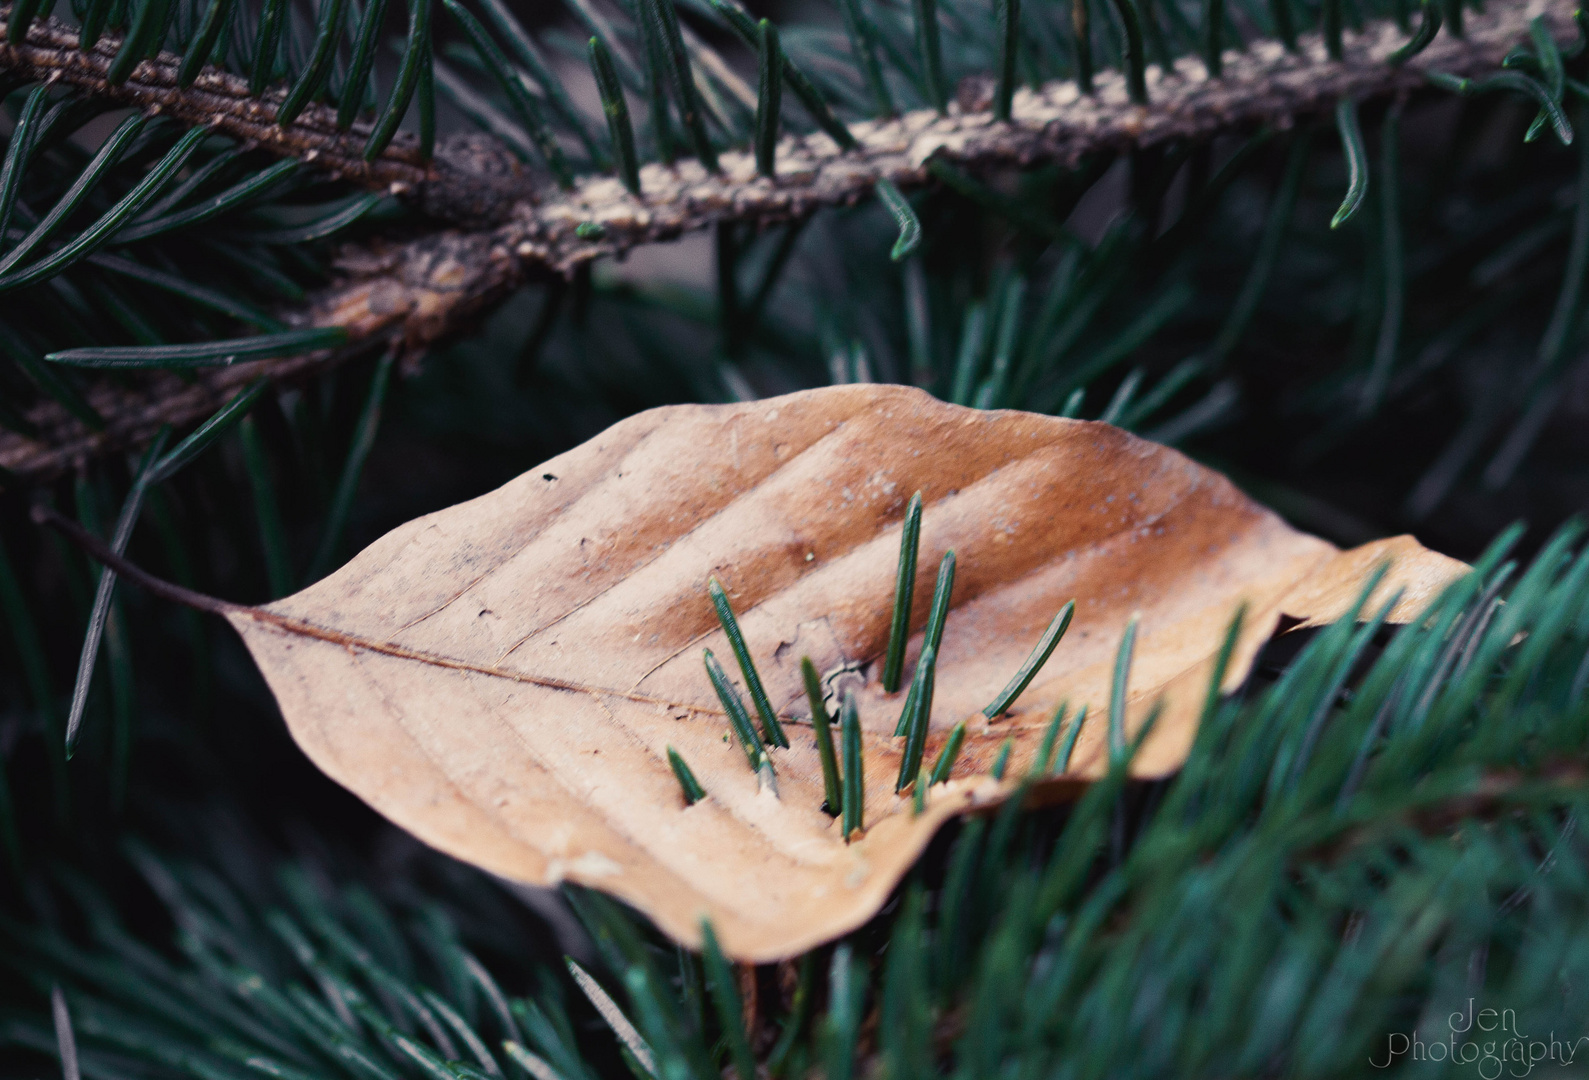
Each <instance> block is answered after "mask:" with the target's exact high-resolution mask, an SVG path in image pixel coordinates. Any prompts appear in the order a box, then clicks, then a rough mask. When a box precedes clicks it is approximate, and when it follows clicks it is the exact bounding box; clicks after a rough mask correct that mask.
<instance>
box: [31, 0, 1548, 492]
mask: <svg viewBox="0 0 1589 1080" xmlns="http://www.w3.org/2000/svg"><path fill="white" fill-rule="evenodd" d="M1538 15H1543V16H1544V17H1545V18H1546V20H1547V21H1548V23H1549V25H1550V27H1551V29H1552V31H1553V32H1554V33H1555V34H1556V35H1557V36H1558V38H1560V39H1562V40H1566V39H1568V38H1569V37H1570V36H1571V35H1572V34H1573V33H1574V32H1575V30H1574V27H1573V24H1572V20H1571V12H1570V10H1569V5H1567V4H1566V3H1561V2H1557V3H1554V4H1552V3H1547V2H1545V0H1490V3H1489V4H1488V5H1487V7H1486V10H1485V11H1484V12H1483V13H1480V14H1472V15H1470V16H1468V19H1467V24H1468V25H1467V34H1466V36H1465V37H1463V38H1460V39H1458V38H1452V37H1450V36H1449V35H1446V34H1442V35H1441V36H1440V37H1439V38H1437V39H1436V41H1435V42H1434V43H1433V44H1432V45H1431V46H1430V47H1429V48H1428V49H1427V50H1425V52H1423V53H1422V54H1421V55H1419V56H1418V57H1417V58H1415V59H1414V60H1413V61H1412V62H1410V63H1408V64H1407V65H1405V66H1403V67H1391V66H1390V65H1388V64H1387V63H1386V62H1385V61H1386V58H1387V57H1388V56H1389V55H1390V53H1391V52H1393V51H1394V50H1395V49H1396V48H1398V47H1399V46H1400V45H1401V43H1402V41H1403V40H1404V38H1403V35H1402V34H1401V33H1400V32H1399V31H1398V30H1397V29H1396V28H1395V26H1394V24H1392V23H1389V22H1386V23H1376V24H1373V25H1371V26H1369V27H1368V28H1367V29H1366V30H1365V31H1364V32H1363V33H1361V34H1348V35H1347V42H1346V55H1345V58H1344V59H1342V60H1340V61H1331V60H1329V59H1328V58H1327V56H1326V55H1325V51H1324V46H1323V43H1322V41H1321V40H1320V39H1319V38H1318V37H1317V36H1307V37H1304V39H1303V42H1302V48H1301V51H1300V53H1299V54H1297V55H1293V54H1289V53H1286V52H1285V51H1284V49H1282V48H1281V46H1280V45H1279V44H1278V43H1275V42H1263V43H1259V44H1256V45H1254V46H1253V47H1252V48H1251V49H1250V50H1248V51H1247V52H1245V53H1234V52H1233V53H1231V54H1229V55H1228V56H1227V57H1226V60H1225V65H1224V74H1223V76H1222V77H1221V78H1219V79H1210V78H1208V77H1207V74H1206V71H1205V69H1204V68H1203V65H1202V63H1201V62H1200V61H1199V60H1197V59H1196V58H1192V57H1187V58H1183V59H1182V60H1180V61H1179V62H1178V64H1177V66H1176V70H1175V71H1174V72H1173V73H1168V74H1167V73H1164V72H1161V71H1160V70H1159V69H1157V68H1150V69H1149V72H1148V88H1149V91H1150V94H1151V99H1152V100H1151V104H1149V105H1147V106H1138V105H1133V104H1131V102H1130V101H1129V100H1128V98H1127V96H1126V88H1125V81H1124V79H1123V78H1122V77H1121V76H1120V74H1119V73H1118V72H1107V73H1104V74H1101V75H1099V76H1098V77H1097V79H1096V87H1097V92H1096V93H1095V94H1094V95H1092V96H1084V95H1081V94H1079V93H1078V92H1077V90H1076V86H1075V84H1074V83H1069V82H1065V83H1054V84H1050V85H1048V86H1046V87H1044V88H1043V89H1042V91H1040V92H1031V91H1026V90H1022V91H1018V92H1017V94H1016V97H1015V106H1014V119H1013V121H1012V122H1010V123H998V122H995V121H994V119H993V117H992V114H991V112H989V111H985V110H977V111H966V110H963V109H961V108H960V107H959V106H951V108H950V110H949V115H947V116H942V117H940V116H938V115H937V114H936V113H935V112H932V111H925V110H924V111H919V112H913V113H909V114H907V115H905V116H902V117H899V118H897V119H894V120H889V121H883V122H866V123H859V124H855V125H853V126H852V131H853V132H854V133H855V136H856V139H857V140H858V141H859V143H860V146H859V147H858V148H857V149H855V150H853V151H850V152H848V153H844V152H841V151H840V150H839V149H838V147H837V145H836V144H835V143H834V142H833V141H832V140H831V139H829V138H828V137H827V136H825V135H821V134H815V135H808V136H804V137H788V138H785V139H784V140H783V142H782V143H781V145H780V147H779V157H778V171H779V175H778V178H777V180H776V181H774V180H768V179H765V178H761V177H758V176H756V173H755V162H754V159H753V157H752V156H751V155H750V154H747V153H742V152H737V151H736V152H730V153H725V154H724V155H722V158H721V160H722V171H721V172H720V173H718V174H715V175H712V174H708V173H707V172H706V171H705V170H704V169H703V168H702V167H701V166H700V165H698V164H696V163H695V162H693V161H690V162H681V163H680V164H678V165H676V166H674V167H671V168H665V167H663V166H660V165H655V164H653V165H648V166H646V167H645V168H644V169H643V170H642V171H641V181H642V195H641V196H640V197H638V198H636V197H634V196H631V195H629V194H628V193H627V192H626V191H625V190H624V189H623V188H622V186H621V185H620V184H619V183H618V181H617V180H616V179H613V178H610V177H589V178H586V179H584V180H582V181H581V182H580V183H579V184H578V185H577V186H576V188H575V189H574V190H573V191H572V192H568V193H566V194H564V193H558V194H556V195H555V197H552V198H549V199H547V200H546V201H544V202H540V203H538V204H537V203H534V202H531V201H523V202H520V203H518V204H517V205H516V206H515V207H514V210H513V213H512V216H511V218H510V219H509V220H508V221H507V222H506V223H505V224H501V225H498V226H496V227H494V228H490V229H483V230H477V231H469V230H464V229H448V230H442V231H438V232H436V233H434V234H432V235H429V236H426V237H423V238H421V239H418V240H414V241H411V242H408V243H406V244H393V245H383V244H377V245H375V246H372V247H369V248H365V249H358V250H352V251H346V252H344V254H343V256H342V257H341V258H340V260H339V262H338V268H339V270H340V271H341V274H342V279H341V281H340V282H339V283H337V284H336V285H333V286H332V287H330V288H328V289H326V290H325V291H323V292H322V293H321V294H319V295H318V296H317V297H316V298H315V299H314V301H313V303H312V304H311V305H310V306H309V307H308V308H307V309H306V310H304V311H301V312H298V313H295V314H294V316H293V322H294V323H295V324H298V325H306V326H341V327H344V328H346V329H347V330H348V332H349V336H350V338H351V340H352V344H351V345H349V346H348V347H346V348H344V349H342V350H338V351H335V352H329V353H325V354H320V355H316V356H308V357H294V358H291V359H286V360H261V361H255V362H252V363H249V364H242V365H238V366H236V367H233V368H225V369H219V370H212V371H209V372H206V373H204V374H203V375H202V376H201V378H200V379H199V380H198V382H197V383H194V384H189V383H184V382H181V381H179V380H177V379H176V378H175V377H166V376H160V377H156V378H155V379H154V380H152V381H151V382H150V383H149V384H147V388H146V389H145V390H143V391H140V392H137V393H131V392H128V391H126V390H124V389H120V388H116V389H112V388H109V387H103V388H101V389H100V390H99V392H97V393H96V394H94V395H93V396H92V397H91V401H92V403H93V404H94V405H95V406H96V408H98V409H99V410H100V412H101V414H102V415H104V416H105V417H106V418H107V421H108V423H107V427H106V429H105V430H104V431H102V432H90V431H87V430H86V429H85V428H83V426H82V425H80V424H79V423H77V421H75V420H72V419H70V418H69V417H66V416H65V414H64V413H63V412H62V411H61V410H60V409H58V408H57V407H56V406H54V405H53V404H51V403H45V404H41V405H39V406H37V407H36V408H35V409H34V410H33V412H32V413H31V414H30V419H31V420H33V422H34V423H35V424H36V425H37V426H38V427H40V428H41V429H42V430H43V432H44V436H43V439H42V441H38V442H35V441H33V440H29V439H25V438H23V437H21V436H19V435H14V434H10V435H5V436H3V437H0V466H3V467H4V468H6V469H8V470H10V471H11V472H12V473H14V474H16V475H18V476H20V477H22V478H25V479H30V480H32V479H45V478H48V477H50V476H53V475H56V474H58V473H59V472H60V471H61V470H63V469H65V468H68V467H70V466H71V465H72V464H73V463H74V462H76V461H79V460H83V459H85V458H88V457H91V456H93V455H95V454H99V453H103V452H106V451H110V450H115V449H120V448H125V447H128V446H132V445H136V444H138V443H139V442H141V441H142V440H145V439H147V438H148V437H149V436H150V435H151V434H152V433H153V432H154V431H155V430H156V429H157V428H158V426H159V425H160V424H161V423H171V424H175V425H178V426H181V425H184V424H191V423H193V422H195V421H197V420H199V419H201V418H202V417H204V416H206V415H208V414H209V413H210V412H212V411H213V410H214V409H215V408H217V407H218V406H219V404H220V403H221V402H222V401H224V400H225V398H226V397H227V396H228V395H229V394H230V393H231V392H233V391H235V389H236V388H237V387H238V386H240V385H242V384H243V383H244V382H246V381H248V380H250V379H253V378H255V377H257V376H258V375H260V374H268V375H271V376H273V377H283V378H285V377H290V376H293V375H298V374H302V373H304V372H307V371H309V370H313V369H315V368H318V367H322V366H325V365H327V364H331V363H335V362H337V361H339V360H340V359H342V358H344V357H346V356H348V355H350V354H351V353H353V352H356V351H358V350H360V349H361V348H366V347H369V346H370V345H371V344H373V343H377V342H384V341H387V340H391V339H397V340H400V341H402V342H403V343H405V344H406V346H407V347H408V348H409V349H411V350H419V349H422V348H424V347H425V346H427V345H429V344H431V343H433V342H435V341H437V340H439V339H441V338H443V337H445V336H447V335H449V334H452V333H455V332H457V331H459V330H461V329H463V328H465V327H466V326H467V325H468V324H469V323H470V321H471V320H472V319H473V318H474V317H475V316H476V315H477V314H478V313H479V312H480V311H481V310H482V309H484V308H485V307H488V306H489V305H491V304H492V303H493V302H495V301H496V300H498V299H501V298H502V297H504V296H506V295H507V294H508V293H509V292H511V291H512V290H513V289H515V288H517V287H518V286H519V285H520V284H522V283H523V282H524V281H525V280H526V279H527V277H528V276H529V275H530V274H532V273H544V272H546V271H548V270H551V271H555V272H558V273H569V272H571V271H572V270H573V268H575V267H576V266H578V265H580V264H582V263H585V262H589V261H591V260H594V259H596V258H599V257H601V256H603V255H612V254H618V253H621V252H623V251H626V250H629V249H631V248H634V247H637V246H639V245H643V244H647V243H652V242H655V241H658V240H666V239H671V238H673V237H677V236H679V235H681V234H683V233H685V232H689V231H691V230H695V229H700V228H705V227H706V226H708V225H710V224H712V223H714V222H717V221H722V220H730V219H732V220H748V221H776V220H780V219H788V218H793V217H798V216H800V215H803V214H807V213H810V212H811V211H813V210H815V209H818V208H820V207H823V206H833V205H839V204H843V203H849V202H854V201H857V200H859V199H862V198H864V197H866V196H868V195H869V194H870V193H871V190H872V188H873V186H874V185H875V184H876V183H877V181H878V180H879V179H883V178H887V179H891V180H893V181H894V182H896V183H898V184H900V185H901V186H921V185H923V184H925V183H926V182H927V178H928V174H927V169H926V162H927V159H928V158H930V157H933V156H941V157H943V158H945V159H947V160H948V161H951V162H954V163H958V164H962V165H965V166H967V167H970V168H976V169H986V168H989V167H996V166H1022V167H1024V166H1030V165H1033V164H1036V163H1039V162H1045V161H1059V162H1066V163H1072V162H1074V161H1076V160H1077V159H1078V158H1080V157H1081V156H1082V155H1083V154H1086V153H1088V152H1091V151H1094V150H1099V149H1105V148H1116V149H1123V148H1128V147H1132V146H1151V145H1154V144H1157V143H1162V142H1165V141H1167V140H1171V139H1199V138H1207V137H1209V136H1212V135H1214V134H1215V133H1217V132H1220V131H1226V130H1231V129H1236V128H1243V127H1246V128H1251V127H1254V126H1258V125H1263V124H1269V125H1274V126H1282V127H1283V126H1286V125H1289V124H1290V123H1291V122H1292V121H1293V120H1294V119H1295V118H1297V117H1298V116H1302V115H1307V114H1315V113H1319V112H1323V111H1327V110H1328V109H1330V108H1331V107H1333V105H1334V103H1335V101H1336V100H1338V99H1339V98H1340V97H1342V96H1344V95H1351V96H1354V97H1357V98H1368V97H1373V96H1383V95H1387V94H1393V93H1399V92H1403V91H1408V90H1412V89H1416V88H1418V87H1420V86H1423V85H1424V84H1425V80H1424V77H1423V72H1424V71H1426V70H1439V71H1445V72H1449V73H1452V74H1457V75H1473V74H1477V73H1480V72H1483V71H1486V70H1489V69H1492V68H1494V67H1495V66H1496V65H1497V64H1498V63H1499V62H1500V60H1501V59H1502V57H1503V56H1504V55H1505V53H1506V51H1507V50H1508V49H1509V48H1511V47H1512V46H1513V45H1515V44H1517V43H1518V42H1519V41H1522V40H1525V39H1526V36H1527V33H1528V24H1529V21H1530V20H1531V19H1532V18H1534V17H1535V16H1538ZM4 56H5V53H3V52H0V66H3V58H4ZM138 70H139V71H142V70H143V67H140V68H139V69H138ZM394 167H395V166H394Z"/></svg>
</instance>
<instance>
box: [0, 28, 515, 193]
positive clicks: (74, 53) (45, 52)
mask: <svg viewBox="0 0 1589 1080" xmlns="http://www.w3.org/2000/svg"><path fill="white" fill-rule="evenodd" d="M5 27H6V23H5V22H3V21H0V74H3V75H8V76H15V77H20V78H23V79H27V80H29V81H34V82H58V83H60V84H62V85H64V86H70V87H73V88H75V89H77V90H79V91H80V92H82V93H84V94H86V95H88V96H90V97H94V98H98V99H101V100H104V101H110V102H114V103H115V104H117V105H130V106H133V107H135V108H139V109H142V110H144V111H145V112H147V113H151V114H153V113H162V114H164V115H166V116H171V117H175V118H176V119H178V120H180V121H182V122H183V123H186V124H192V125H200V124H204V125H208V126H209V127H212V128H214V129H215V130H216V131H217V132H221V133H224V134H226V135H230V136H232V137H233V138H235V139H237V140H239V141H240V142H243V143H245V144H248V145H253V146H258V147H261V148H263V149H266V150H269V151H271V152H273V153H277V154H280V155H281V156H283V157H296V158H298V159H299V160H301V161H304V162H306V163H311V164H314V165H315V166H317V167H319V168H321V169H324V170H325V171H327V172H329V173H330V174H331V175H332V176H334V177H340V178H345V179H347V180H351V181H353V182H355V183H358V184H363V185H365V186H367V187H372V188H377V189H385V190H387V191H389V192H391V193H392V194H393V195H400V196H403V197H404V198H406V199H408V200H410V201H412V202H415V203H417V204H418V205H420V206H421V207H423V208H424V209H425V210H426V211H427V212H429V213H431V214H433V215H435V216H437V217H441V218H446V219H449V220H453V221H459V222H465V223H477V224H478V223H480V222H496V221H501V220H503V219H504V218H505V217H506V216H507V215H508V214H509V213H510V212H511V209H512V207H513V206H515V205H516V204H518V203H520V202H523V201H526V200H530V201H533V200H534V198H535V197H536V196H535V186H536V185H535V183H534V180H533V178H532V177H531V176H529V175H527V174H525V173H524V172H523V171H522V170H521V169H520V168H519V167H518V163H517V162H516V161H515V160H514V159H513V158H512V156H511V155H510V154H508V153H507V152H506V151H505V150H503V149H500V148H499V147H496V146H495V145H494V140H493V141H491V143H492V145H490V146H489V147H485V148H484V149H483V144H482V140H481V139H480V138H479V137H473V138H467V139H462V140H457V139H455V140H451V141H449V142H444V143H443V144H442V145H441V146H440V147H439V148H438V151H437V154H436V156H435V159H434V160H433V161H430V162H428V163H427V162H425V161H423V160H422V159H421V158H420V153H419V140H418V139H417V138H416V137H415V136H414V135H413V134H412V133H411V132H399V133H398V134H397V136H396V138H394V139H393V140H392V143H391V145H390V146H388V147H387V148H386V150H385V151H383V152H382V153H381V154H380V155H379V156H378V157H376V158H375V160H374V161H366V160H364V144H365V141H366V140H367V139H368V138H369V135H370V129H371V126H372V125H371V123H370V121H368V120H360V121H357V122H355V123H354V124H353V125H352V126H351V127H350V128H349V130H347V131H342V130H339V129H338V127H337V122H336V120H337V111H336V110H335V109H334V108H331V107H330V106H328V105H322V104H319V103H311V104H309V105H307V106H305V107H304V109H303V111H302V112H301V113H299V115H298V116H297V118H296V119H294V120H293V122H292V123H291V124H289V125H287V126H286V127H281V126H279V125H278V124H277V123H276V111H277V109H278V108H279V107H280V105H281V103H282V101H283V100H284V99H285V98H286V96H287V91H286V90H285V89H284V88H283V87H279V86H278V87H274V88H271V89H268V90H266V91H265V92H264V93H263V94H262V95H260V96H258V97H255V96H253V95H252V94H250V93H249V91H248V80H247V79H244V78H243V77H242V76H239V75H233V74H230V73H228V72H225V71H221V70H219V69H217V68H215V67H213V66H207V67H205V68H204V69H203V70H202V71H201V72H200V73H199V76H198V78H197V79H195V80H194V82H193V85H191V86H188V87H186V88H183V87H180V86H178V85H177V71H178V69H179V68H180V67H181V64H182V58H181V57H180V56H177V55H176V54H175V53H169V52H162V53H160V54H159V55H158V56H156V57H154V58H153V59H149V60H144V61H142V62H140V63H139V64H138V66H137V67H135V68H134V69H133V71H132V74H131V75H130V76H129V77H128V79H127V81H126V82H124V83H122V84H121V85H119V86H112V85H111V84H110V81H109V80H108V79H107V77H106V76H107V74H108V72H109V71H110V65H111V61H113V60H114V59H115V57H116V52H117V51H118V50H119V49H120V48H121V40H122V39H121V37H120V35H117V34H107V35H105V36H104V37H102V38H100V40H99V41H98V42H97V43H96V44H95V45H94V47H93V48H91V49H87V50H81V49H79V48H78V46H77V42H78V35H77V30H76V29H75V28H74V27H70V26H67V25H65V24H64V23H61V22H59V21H57V20H56V19H54V18H44V19H36V20H34V22H33V24H32V25H31V26H29V27H28V32H27V38H26V40H25V41H24V42H23V43H21V44H20V45H12V44H9V43H8V42H7V41H6V40H5ZM482 153H485V154H486V155H487V156H489V157H490V158H491V160H490V161H489V162H482V160H481V156H482ZM483 166H484V167H483Z"/></svg>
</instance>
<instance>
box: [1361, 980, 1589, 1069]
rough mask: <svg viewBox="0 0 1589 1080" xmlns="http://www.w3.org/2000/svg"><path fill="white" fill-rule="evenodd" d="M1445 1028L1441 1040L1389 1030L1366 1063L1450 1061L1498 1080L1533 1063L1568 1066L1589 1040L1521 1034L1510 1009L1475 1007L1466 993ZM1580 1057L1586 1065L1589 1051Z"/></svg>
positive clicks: (1532, 1066) (1384, 1066)
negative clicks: (1461, 1005)
mask: <svg viewBox="0 0 1589 1080" xmlns="http://www.w3.org/2000/svg"><path fill="white" fill-rule="evenodd" d="M1446 1028H1447V1031H1446V1032H1445V1038H1443V1039H1426V1038H1424V1036H1423V1035H1421V1034H1420V1033H1419V1032H1418V1031H1392V1032H1391V1033H1390V1034H1389V1035H1387V1036H1386V1038H1385V1045H1384V1046H1383V1047H1381V1048H1380V1049H1378V1050H1377V1051H1376V1052H1375V1053H1373V1054H1371V1055H1369V1059H1368V1063H1369V1064H1370V1065H1372V1066H1373V1067H1374V1068H1376V1069H1388V1068H1390V1067H1391V1066H1392V1065H1394V1064H1396V1063H1397V1062H1412V1061H1432V1062H1450V1063H1451V1064H1453V1065H1468V1066H1472V1067H1473V1069H1474V1071H1475V1072H1477V1073H1478V1075H1479V1076H1481V1077H1483V1080H1497V1078H1498V1077H1501V1076H1503V1075H1505V1076H1527V1075H1529V1074H1530V1073H1532V1072H1533V1071H1534V1070H1535V1069H1536V1068H1549V1067H1551V1066H1555V1067H1557V1068H1561V1067H1565V1066H1570V1065H1572V1064H1573V1062H1574V1059H1575V1058H1577V1056H1578V1053H1579V1051H1580V1050H1585V1049H1586V1045H1589V1035H1581V1036H1578V1037H1577V1038H1561V1037H1558V1036H1557V1035H1556V1033H1555V1032H1554V1031H1552V1032H1550V1033H1548V1034H1543V1035H1542V1034H1535V1035H1532V1036H1531V1035H1528V1034H1525V1033H1524V1032H1522V1031H1519V1030H1518V1026H1517V1013H1516V1012H1515V1011H1513V1010H1512V1009H1499V1010H1497V1009H1488V1008H1486V1009H1477V1010H1475V1008H1474V999H1473V998H1468V1003H1467V1007H1466V1008H1464V1009H1458V1010H1457V1011H1456V1012H1454V1013H1452V1014H1451V1015H1450V1016H1448V1017H1446ZM1584 1060H1585V1062H1586V1064H1589V1052H1585V1054H1584Z"/></svg>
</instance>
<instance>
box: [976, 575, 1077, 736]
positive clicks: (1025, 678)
mask: <svg viewBox="0 0 1589 1080" xmlns="http://www.w3.org/2000/svg"><path fill="white" fill-rule="evenodd" d="M1075 614H1076V601H1074V600H1072V601H1070V602H1069V603H1067V604H1066V605H1065V606H1064V607H1062V608H1060V609H1059V614H1058V615H1055V616H1054V621H1053V622H1051V623H1049V624H1048V629H1047V630H1044V631H1043V636H1042V637H1041V638H1039V639H1038V641H1037V644H1036V645H1035V646H1033V648H1032V654H1031V655H1030V656H1028V657H1027V658H1026V663H1024V664H1022V665H1021V667H1020V670H1019V671H1017V672H1016V673H1015V675H1014V677H1013V678H1011V679H1010V681H1009V683H1008V684H1007V685H1006V686H1005V687H1004V689H1003V690H1000V691H999V696H998V697H996V698H994V699H993V701H992V702H991V703H989V704H988V706H987V707H986V708H984V709H983V710H982V715H983V716H985V717H987V718H988V719H989V720H993V719H996V718H997V717H1000V716H1003V715H1004V714H1005V713H1006V712H1008V711H1009V708H1010V706H1011V705H1014V704H1015V699H1016V698H1018V697H1020V696H1021V694H1022V693H1023V692H1024V691H1025V690H1026V688H1027V687H1028V686H1030V685H1031V683H1032V679H1033V678H1034V677H1035V676H1036V675H1037V673H1038V671H1039V670H1041V669H1042V667H1043V665H1044V664H1046V663H1048V658H1049V657H1050V656H1052V655H1054V647H1055V646H1056V645H1058V644H1059V639H1060V638H1062V637H1064V636H1065V631H1066V630H1068V629H1069V628H1070V620H1071V618H1072V616H1074V615H1075Z"/></svg>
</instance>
